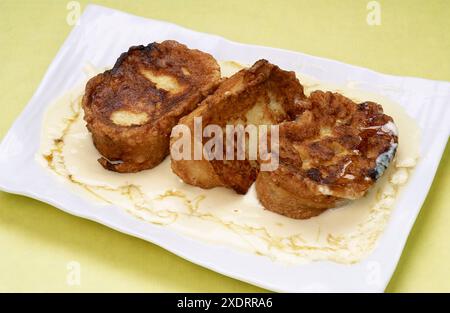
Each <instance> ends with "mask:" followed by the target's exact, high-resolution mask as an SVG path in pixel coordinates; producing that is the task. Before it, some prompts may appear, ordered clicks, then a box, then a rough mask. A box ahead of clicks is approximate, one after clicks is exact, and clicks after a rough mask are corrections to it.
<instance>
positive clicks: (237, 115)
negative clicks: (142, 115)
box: [171, 60, 306, 194]
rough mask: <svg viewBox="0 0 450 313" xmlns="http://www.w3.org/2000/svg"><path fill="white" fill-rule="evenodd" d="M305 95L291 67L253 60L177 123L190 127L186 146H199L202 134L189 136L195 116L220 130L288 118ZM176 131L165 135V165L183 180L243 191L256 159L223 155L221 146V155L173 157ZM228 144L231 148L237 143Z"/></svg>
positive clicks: (253, 172) (299, 109)
mask: <svg viewBox="0 0 450 313" xmlns="http://www.w3.org/2000/svg"><path fill="white" fill-rule="evenodd" d="M305 99H306V97H305V95H304V93H303V87H302V85H301V84H300V83H299V81H298V80H297V78H296V77H295V73H294V72H287V71H284V70H281V69H280V68H279V67H277V66H276V65H273V64H270V63H269V62H268V61H266V60H259V61H257V62H256V63H255V64H254V65H253V66H252V67H250V68H248V69H243V70H241V71H239V72H237V73H236V74H234V75H233V76H231V77H230V78H228V79H226V80H225V81H223V82H222V83H221V84H220V86H219V87H218V89H217V90H216V91H215V92H214V94H212V95H211V96H209V97H208V98H206V99H205V100H204V101H203V102H202V103H201V104H200V105H199V107H198V108H197V109H196V110H194V111H193V112H192V113H190V114H189V115H187V116H185V117H183V118H182V119H181V120H180V123H179V125H185V126H187V127H188V128H189V129H190V134H191V144H192V147H195V146H197V145H199V144H200V146H202V145H203V144H204V143H205V141H207V138H206V139H205V138H204V137H202V138H196V137H195V136H193V134H194V132H195V129H194V126H195V120H196V119H197V118H200V117H201V120H202V126H203V127H205V126H207V125H218V126H220V127H221V128H222V129H225V127H226V125H243V126H246V125H250V124H251V125H274V124H278V123H280V122H282V121H286V120H292V119H294V118H295V117H296V116H297V115H298V114H300V113H301V112H302V111H303V108H302V101H304V100H305ZM223 134H225V130H224V132H223ZM180 136H181V135H180V134H175V133H173V136H172V138H171V147H172V151H171V155H172V158H171V159H172V161H171V162H172V163H171V166H172V170H173V171H174V173H175V174H177V175H178V176H179V177H180V178H181V179H182V180H183V181H184V182H186V183H188V184H191V185H194V186H198V187H202V188H213V187H218V186H224V187H229V188H232V189H234V190H235V191H236V192H238V193H241V194H244V193H246V192H247V190H248V188H249V187H250V186H251V184H252V183H253V182H254V181H255V179H256V176H257V175H258V172H259V162H257V160H250V159H248V158H245V159H244V160H237V159H236V158H234V160H227V157H226V155H225V154H226V149H223V157H222V160H220V159H217V158H216V159H214V160H207V159H205V158H202V159H201V160H195V157H194V151H193V150H194V149H192V151H191V153H190V155H189V157H188V159H177V158H176V157H174V155H175V154H179V152H180V151H178V147H177V145H176V142H177V141H178V140H179V139H180ZM225 140H226V138H224V139H223V142H225ZM247 146H248V145H246V147H247ZM234 148H235V149H237V146H235V147H234ZM233 153H234V154H235V153H236V151H234V152H233Z"/></svg>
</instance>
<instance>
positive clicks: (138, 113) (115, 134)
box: [82, 41, 220, 172]
mask: <svg viewBox="0 0 450 313" xmlns="http://www.w3.org/2000/svg"><path fill="white" fill-rule="evenodd" d="M219 82H220V68H219V65H218V64H217V62H216V61H215V60H214V58H213V57H212V56H211V55H209V54H207V53H204V52H201V51H199V50H191V49H188V48H187V47H186V46H185V45H182V44H180V43H178V42H176V41H164V42H162V43H152V44H149V45H148V46H137V47H131V48H130V49H129V50H128V52H125V53H123V54H122V55H121V56H120V57H119V59H118V60H117V62H116V64H115V65H114V67H113V68H112V69H111V70H108V71H105V72H104V73H102V74H99V75H97V76H95V77H94V78H92V79H91V80H90V81H89V82H88V83H87V85H86V91H85V95H84V97H83V101H82V106H83V109H84V112H85V117H84V118H85V120H86V122H87V127H88V129H89V131H90V132H91V133H92V138H93V141H94V144H95V146H96V148H97V150H98V151H99V152H100V153H101V154H102V156H103V157H102V158H101V159H99V162H100V163H101V164H102V165H103V166H104V167H105V168H106V169H108V170H112V171H117V172H137V171H141V170H144V169H149V168H152V167H154V166H156V165H158V164H159V163H160V162H161V161H162V160H163V159H164V158H165V157H166V156H167V155H168V153H169V137H170V132H171V129H172V127H173V126H174V125H176V123H177V122H178V120H179V119H180V117H182V116H184V115H186V114H188V113H190V112H191V111H192V110H194V109H195V108H196V107H197V104H198V103H199V102H201V101H202V100H203V99H204V98H205V97H206V96H207V95H208V94H209V93H211V92H212V91H214V89H215V88H216V87H217V85H218V83H219Z"/></svg>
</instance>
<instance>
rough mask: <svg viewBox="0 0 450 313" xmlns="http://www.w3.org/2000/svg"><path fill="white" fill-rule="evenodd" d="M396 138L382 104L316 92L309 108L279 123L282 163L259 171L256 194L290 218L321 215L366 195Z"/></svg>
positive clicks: (393, 149) (390, 155)
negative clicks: (294, 118) (358, 101)
mask: <svg viewBox="0 0 450 313" xmlns="http://www.w3.org/2000/svg"><path fill="white" fill-rule="evenodd" d="M397 143H398V137H397V129H396V127H395V124H394V123H393V120H392V118H391V117H390V116H387V115H385V114H383V109H382V107H381V106H380V105H378V104H376V103H373V102H364V103H360V104H357V103H354V102H353V101H351V100H350V99H348V98H346V97H344V96H342V95H340V94H338V93H331V92H322V91H315V92H313V93H312V94H311V95H310V98H309V107H308V108H307V110H305V112H303V113H302V114H301V115H300V116H299V117H298V118H297V119H296V120H295V121H291V122H284V123H281V124H280V166H279V168H278V169H277V170H275V171H273V172H261V173H260V174H259V176H258V179H257V181H256V190H257V194H258V197H259V199H260V201H261V202H262V204H263V205H264V207H266V208H267V209H269V210H271V211H274V212H277V213H280V214H283V215H286V216H289V217H293V218H309V217H312V216H315V215H318V214H320V213H321V212H323V211H324V210H325V209H327V208H331V207H336V206H339V205H340V204H342V203H345V202H346V200H352V199H357V198H360V197H362V196H364V194H365V193H366V192H367V190H368V189H369V188H370V187H371V186H372V185H373V184H374V183H375V181H376V180H377V179H378V178H379V177H380V176H381V175H382V174H383V172H384V170H385V169H386V168H387V166H388V165H389V163H390V162H391V160H392V159H393V157H394V155H395V152H396V148H397Z"/></svg>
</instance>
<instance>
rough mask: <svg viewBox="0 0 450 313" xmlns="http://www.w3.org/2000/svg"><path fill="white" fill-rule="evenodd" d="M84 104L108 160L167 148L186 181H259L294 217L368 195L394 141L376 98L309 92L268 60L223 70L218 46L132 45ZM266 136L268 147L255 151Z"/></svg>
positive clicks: (147, 158)
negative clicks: (215, 53)
mask: <svg viewBox="0 0 450 313" xmlns="http://www.w3.org/2000/svg"><path fill="white" fill-rule="evenodd" d="M230 74H231V73H230ZM82 108H83V109H84V119H85V121H86V122H87V128H88V130H89V131H90V132H91V133H92V139H93V143H94V145H95V147H96V148H97V150H98V151H99V152H100V154H101V155H102V156H101V157H100V158H99V159H98V161H99V162H100V164H101V165H102V166H103V167H104V168H105V169H107V170H111V171H115V172H120V173H134V172H139V171H142V170H145V169H150V168H153V167H155V166H156V165H158V164H159V163H161V162H162V161H163V159H164V158H165V157H166V156H167V155H168V154H169V149H170V152H171V168H172V171H173V172H174V173H175V174H176V175H178V176H179V177H180V178H181V179H182V180H183V181H184V182H185V183H187V184H190V185H194V186H198V187H201V188H205V189H210V188H214V187H227V188H230V189H233V190H234V191H236V192H237V193H238V194H246V193H247V191H248V190H249V188H250V187H251V186H252V185H253V184H254V183H255V182H256V184H255V189H256V195H257V197H258V199H259V201H260V202H261V204H262V205H263V206H264V207H265V208H266V209H268V210H270V211H273V212H276V213H279V214H282V215H285V216H288V217H291V218H297V219H307V218H310V217H312V216H316V215H319V214H320V213H322V212H324V211H325V210H327V209H329V208H334V207H338V206H340V205H342V204H344V203H346V202H347V201H349V200H355V199H358V198H361V197H363V196H364V195H365V194H366V193H367V191H368V190H369V189H370V187H371V186H373V185H374V183H375V182H376V181H377V179H378V178H379V177H380V176H381V175H382V174H383V172H384V170H385V169H386V168H387V167H388V166H389V164H390V163H391V161H392V159H393V158H394V156H395V153H396V149H397V145H398V137H397V136H398V134H397V128H396V126H395V124H394V121H393V120H392V118H391V117H390V116H388V115H385V114H384V113H383V109H382V107H381V106H380V105H379V104H376V103H374V102H362V103H355V102H353V101H352V100H350V99H348V98H346V97H344V96H343V95H341V94H339V93H331V92H323V91H314V92H312V93H311V94H310V95H309V97H307V96H306V95H305V94H304V88H303V86H302V85H301V84H300V82H299V80H298V79H297V78H296V75H295V73H294V72H289V71H284V70H282V69H280V68H279V67H278V66H276V65H274V64H271V63H269V62H268V61H267V60H259V61H257V62H256V63H255V64H254V65H253V66H251V67H250V68H244V69H241V70H240V71H238V72H237V73H234V74H232V75H231V76H230V77H228V78H224V79H222V78H221V71H220V67H219V65H218V63H217V61H216V60H215V59H214V58H213V57H212V56H211V55H209V54H207V53H204V52H201V51H199V50H191V49H188V48H187V47H186V46H185V45H182V44H180V43H178V42H176V41H164V42H162V43H152V44H149V45H147V46H137V47H131V48H130V49H129V50H128V52H125V53H123V54H122V55H121V56H120V57H119V59H118V60H117V62H116V64H115V65H114V67H113V68H112V69H111V70H107V71H105V72H104V73H101V74H99V75H97V76H95V77H93V78H92V79H90V80H89V82H88V83H87V85H86V89H85V94H84V96H83V99H82ZM262 126H268V127H270V128H269V129H263V128H262ZM179 127H184V130H186V129H187V130H188V132H189V134H188V138H187V141H188V143H190V146H189V150H186V149H187V148H186V147H185V146H183V145H179V141H180V140H179V139H180V137H183V136H184V135H185V133H184V132H183V131H181V132H180V131H178V130H179ZM196 128H200V130H199V131H200V136H197V135H196V133H198V130H197V129H196ZM239 130H241V131H242V132H241V133H239ZM229 131H231V133H229ZM171 133H172V136H171ZM264 136H265V140H266V142H265V145H266V150H265V152H264V151H263V152H262V151H261V147H260V146H259V147H257V148H256V152H255V151H253V150H251V147H253V148H254V146H252V145H253V144H255V142H256V145H258V144H259V145H260V144H261V141H262V140H264ZM212 137H214V139H215V140H216V141H214V142H212V140H210V139H211V138H212ZM239 138H240V139H239ZM217 139H218V140H217ZM251 139H253V140H254V141H253V142H252V141H251ZM255 139H256V141H255ZM272 139H274V140H272ZM211 142H212V143H211ZM205 147H209V148H211V149H210V150H204V148H205ZM273 148H276V149H275V150H273ZM269 150H270V152H269ZM198 151H200V153H198ZM205 154H206V155H205ZM180 155H181V156H182V157H181V158H180V157H179V156H180ZM273 160H276V166H275V167H273V168H272V169H270V170H267V166H266V165H267V164H268V163H271V162H272V161H273Z"/></svg>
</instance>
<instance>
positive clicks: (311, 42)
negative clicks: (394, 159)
mask: <svg viewBox="0 0 450 313" xmlns="http://www.w3.org/2000/svg"><path fill="white" fill-rule="evenodd" d="M67 2H68V1H65V0H59V1H56V0H53V1H38V0H34V1H32V0H28V1H24V0H20V1H17V0H0V62H1V66H0V108H1V109H0V137H3V136H4V135H5V134H6V132H7V130H8V128H9V127H10V126H11V124H12V122H13V120H14V119H15V118H16V117H17V115H18V114H19V113H20V112H21V110H22V109H23V108H24V106H25V105H26V103H27V102H28V100H29V99H30V97H31V96H32V94H33V92H34V91H35V89H36V88H37V86H38V84H39V82H40V81H41V79H42V76H43V74H44V72H45V70H46V68H47V67H48V65H49V64H50V62H51V61H52V59H53V58H54V56H55V54H56V52H57V51H58V49H59V47H60V46H61V44H62V43H63V41H64V39H65V38H66V36H67V35H68V34H69V32H70V30H71V27H70V26H69V25H67V23H66V14H67V10H66V4H67ZM95 2H96V3H98V4H102V5H105V6H109V7H112V8H116V9H120V10H123V11H126V12H130V13H133V14H137V15H141V16H145V17H151V18H154V19H161V20H166V21H170V22H174V23H177V24H180V25H183V26H186V27H188V28H191V29H194V30H198V31H202V32H208V33H214V34H218V35H222V36H224V37H226V38H229V39H231V40H235V41H240V42H244V43H252V44H260V45H267V46H273V47H279V48H285V49H290V50H294V51H302V52H306V53H309V54H312V55H317V56H323V57H327V58H332V59H337V60H341V61H344V62H347V63H351V64H356V65H360V66H364V67H368V68H371V69H374V70H377V71H381V72H385V73H390V74H398V75H410V76H419V77H424V78H430V79H439V80H447V81H450V35H449V31H450V1H448V0H442V1H424V0H414V1H413V0H405V1H400V0H390V1H387V0H385V1H379V2H380V3H381V8H382V10H381V13H382V24H381V25H380V26H368V25H367V23H366V15H367V9H366V5H367V3H368V1H366V0H346V1H342V0H336V1H324V0H321V1H317V0H308V1H263V0H260V1H257V0H253V1H244V0H233V1H226V0H221V1H213V0H202V1H200V0H198V1H197V0H195V1H194V0H190V1H189V0H187V1H181V0H176V1H175V0H165V1H126V0H123V1H118V0H116V1H114V0H105V1H95ZM80 3H81V4H82V8H85V6H86V4H87V1H80ZM124 27H126V25H124ZM149 40H151V38H149ZM449 105H450V104H449ZM449 159H450V148H449V147H447V149H446V152H445V155H444V157H443V159H442V161H441V164H440V167H439V170H438V172H437V175H436V178H435V180H434V183H433V186H432V188H431V191H430V193H429V195H428V197H427V200H426V202H425V204H424V206H423V208H422V211H421V213H420V216H419V218H418V219H417V222H416V224H415V226H414V229H413V231H412V233H411V236H410V237H409V240H408V243H407V245H406V249H405V250H404V253H403V255H402V258H401V261H400V263H399V266H398V268H397V271H396V272H395V275H394V276H393V279H392V281H391V283H390V285H389V287H388V289H387V291H390V292H405V291H447V292H448V291H450V266H449V264H450V240H449V237H450V207H449V206H450V205H449V202H450V188H449V187H450V176H449V173H450V172H449V171H450V163H449ZM0 175H1V173H0ZM393 240H395V238H393ZM72 260H75V261H77V262H79V263H80V264H81V285H80V286H68V285H67V284H66V274H67V270H66V265H67V263H68V262H69V261H72ZM299 279H301V278H299ZM0 291H160V292H164V291H204V292H207V291H215V292H221V291H222V292H228V291H235V292H238V291H243V292H249V291H261V289H259V288H257V287H254V286H251V285H248V284H245V283H242V282H239V281H237V280H234V279H231V278H227V277H225V276H222V275H219V274H216V273H214V272H212V271H209V270H206V269H204V268H201V267H199V266H197V265H194V264H192V263H190V262H188V261H185V260H183V259H181V258H179V257H177V256H175V255H172V254H171V253H169V252H166V251H165V250H163V249H161V248H159V247H157V246H155V245H152V244H150V243H147V242H144V241H142V240H139V239H135V238H132V237H130V236H127V235H123V234H121V233H118V232H116V231H114V230H111V229H108V228H106V227H104V226H101V225H99V224H96V223H94V222H90V221H86V220H83V219H80V218H77V217H74V216H71V215H69V214H66V213H63V212H61V211H59V210H57V209H55V208H53V207H51V206H49V205H47V204H44V203H41V202H38V201H35V200H32V199H28V198H25V197H21V196H14V195H10V194H6V193H0Z"/></svg>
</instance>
